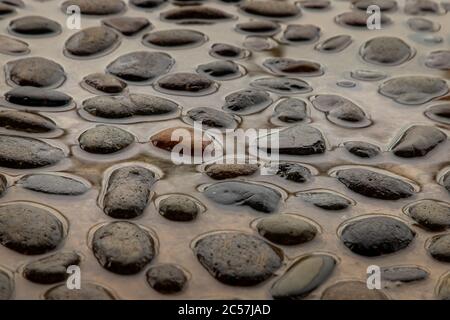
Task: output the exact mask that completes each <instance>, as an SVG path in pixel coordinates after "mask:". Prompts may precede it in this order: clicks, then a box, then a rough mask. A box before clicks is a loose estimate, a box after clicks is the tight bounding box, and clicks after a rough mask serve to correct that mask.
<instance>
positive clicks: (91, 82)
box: [82, 73, 127, 93]
mask: <svg viewBox="0 0 450 320" xmlns="http://www.w3.org/2000/svg"><path fill="white" fill-rule="evenodd" d="M82 83H83V84H85V85H86V86H88V87H90V88H92V89H94V90H98V91H101V92H104V93H121V92H122V91H123V90H125V88H126V87H127V84H126V83H125V82H123V81H122V80H120V79H117V78H116V77H114V76H112V75H110V74H103V73H91V74H89V75H87V76H85V77H84V78H83V82H82Z"/></svg>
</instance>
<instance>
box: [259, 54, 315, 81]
mask: <svg viewBox="0 0 450 320" xmlns="http://www.w3.org/2000/svg"><path fill="white" fill-rule="evenodd" d="M263 65H264V66H265V67H266V68H267V69H269V70H270V71H271V72H272V73H274V74H281V75H291V74H292V75H298V76H310V77H312V76H320V75H322V74H323V70H322V66H321V65H320V64H319V63H317V62H313V61H307V60H295V59H292V58H269V59H267V60H265V61H264V62H263Z"/></svg>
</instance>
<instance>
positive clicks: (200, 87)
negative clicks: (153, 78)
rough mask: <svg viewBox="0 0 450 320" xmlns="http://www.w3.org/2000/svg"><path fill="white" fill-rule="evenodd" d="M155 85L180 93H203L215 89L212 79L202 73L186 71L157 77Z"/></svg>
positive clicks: (173, 92) (208, 92) (215, 85)
mask: <svg viewBox="0 0 450 320" xmlns="http://www.w3.org/2000/svg"><path fill="white" fill-rule="evenodd" d="M157 85H158V86H157V89H163V90H164V91H165V90H167V91H169V92H171V93H172V94H180V95H205V94H210V93H212V92H215V91H216V90H217V84H216V83H215V82H214V81H212V80H210V79H208V78H207V77H205V76H203V75H199V74H195V73H187V72H180V73H171V74H169V75H167V76H165V77H163V78H161V79H159V80H158V82H157Z"/></svg>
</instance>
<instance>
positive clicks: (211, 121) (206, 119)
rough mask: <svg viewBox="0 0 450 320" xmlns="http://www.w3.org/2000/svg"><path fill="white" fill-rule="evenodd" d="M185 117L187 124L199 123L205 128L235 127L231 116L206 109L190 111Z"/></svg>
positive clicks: (200, 108) (234, 120)
mask: <svg viewBox="0 0 450 320" xmlns="http://www.w3.org/2000/svg"><path fill="white" fill-rule="evenodd" d="M186 116H187V118H188V121H189V122H197V123H200V122H201V123H202V126H203V127H206V128H216V129H234V128H235V127H236V126H237V122H236V119H235V118H234V117H233V115H230V114H228V113H225V112H223V111H220V110H217V109H213V108H208V107H198V108H193V109H190V110H189V111H188V112H187V113H186Z"/></svg>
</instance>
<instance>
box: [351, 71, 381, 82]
mask: <svg viewBox="0 0 450 320" xmlns="http://www.w3.org/2000/svg"><path fill="white" fill-rule="evenodd" d="M350 75H351V77H352V78H353V79H356V80H361V81H378V80H383V79H385V78H386V77H387V75H386V74H385V73H383V72H380V71H373V70H355V71H352V72H351V73H350Z"/></svg>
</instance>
